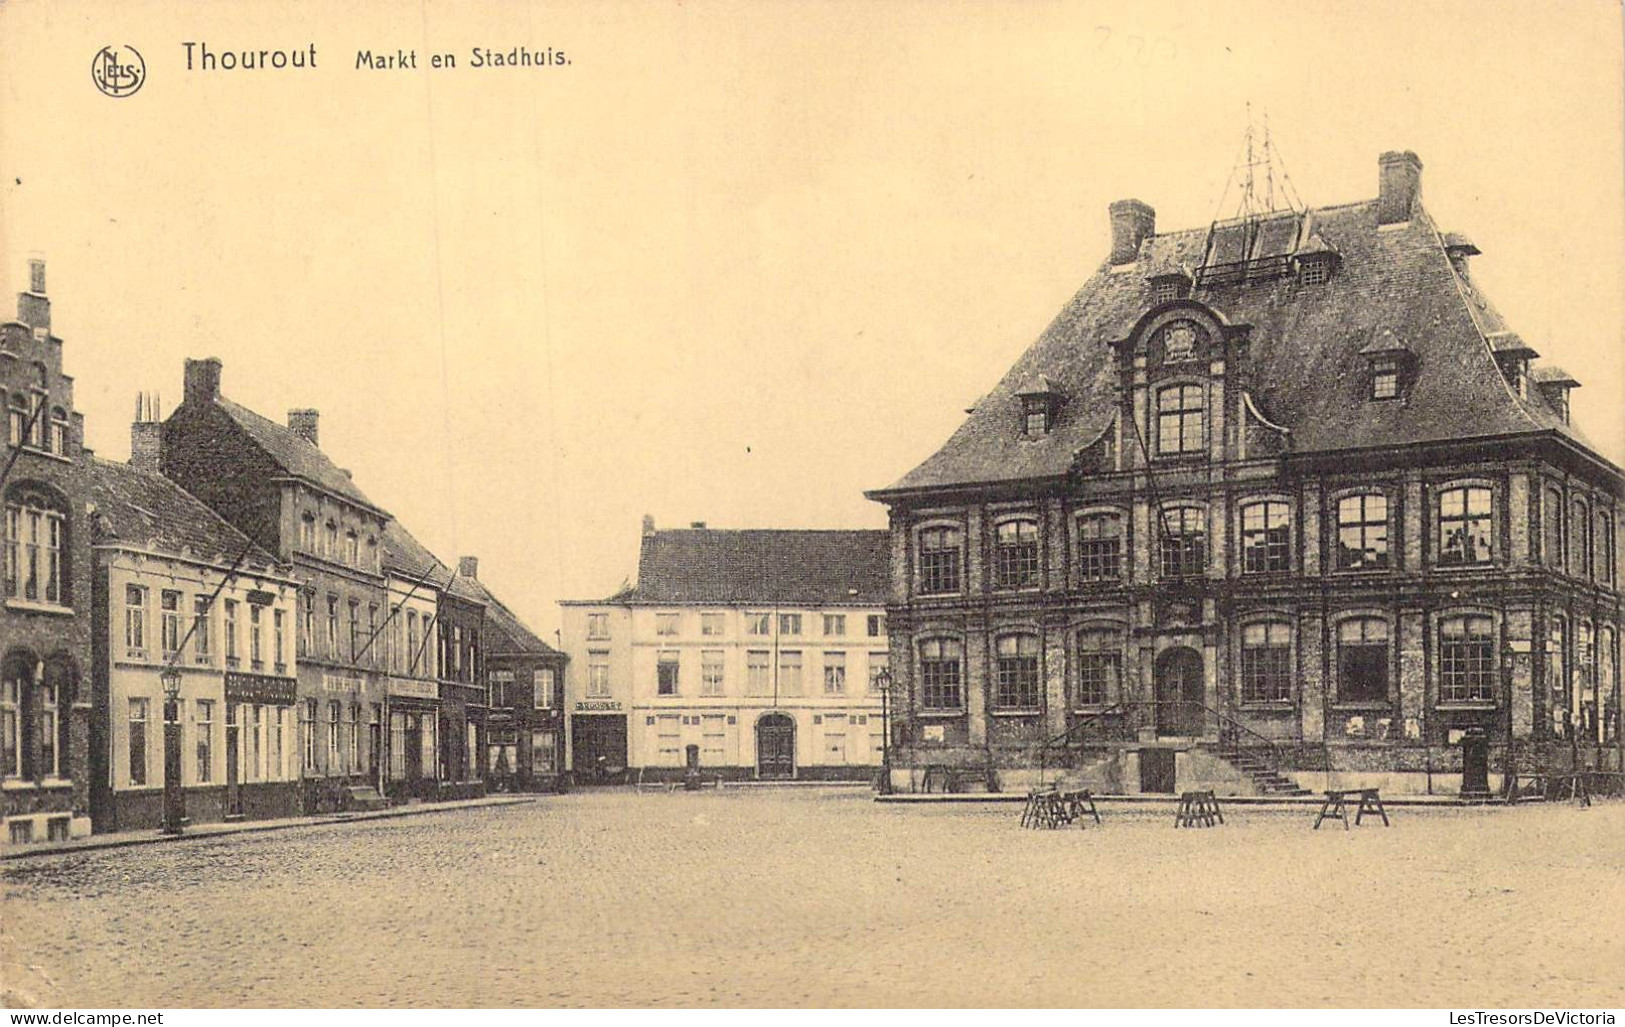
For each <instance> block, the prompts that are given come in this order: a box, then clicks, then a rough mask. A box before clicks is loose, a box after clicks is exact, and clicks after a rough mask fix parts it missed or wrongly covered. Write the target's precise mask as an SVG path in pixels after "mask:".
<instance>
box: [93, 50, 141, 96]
mask: <svg viewBox="0 0 1625 1027" xmlns="http://www.w3.org/2000/svg"><path fill="white" fill-rule="evenodd" d="M90 79H91V81H92V82H95V83H96V88H97V89H100V90H101V91H102V92H103V93H105V94H106V95H108V96H111V97H115V98H116V97H121V96H130V95H131V94H133V93H135V92H136V91H137V90H139V89H140V88H141V84H142V83H143V82H145V81H147V62H146V61H144V60H142V59H141V54H140V53H139V52H138V51H137V50H136V48H135V47H133V46H131V45H130V44H128V43H125V44H124V45H123V46H104V47H102V48H101V49H100V50H97V51H96V57H95V59H93V60H92V61H91V62H90Z"/></svg>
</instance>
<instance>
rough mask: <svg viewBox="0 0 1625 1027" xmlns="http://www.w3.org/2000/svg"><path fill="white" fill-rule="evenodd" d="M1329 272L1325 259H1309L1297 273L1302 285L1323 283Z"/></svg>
mask: <svg viewBox="0 0 1625 1027" xmlns="http://www.w3.org/2000/svg"><path fill="white" fill-rule="evenodd" d="M1329 273H1330V265H1329V264H1328V263H1327V262H1326V261H1325V260H1309V261H1305V262H1304V264H1303V269H1302V271H1301V272H1300V273H1299V274H1300V279H1301V280H1302V282H1303V284H1304V285H1325V284H1326V279H1327V277H1328V275H1329Z"/></svg>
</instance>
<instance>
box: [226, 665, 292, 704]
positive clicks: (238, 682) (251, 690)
mask: <svg viewBox="0 0 1625 1027" xmlns="http://www.w3.org/2000/svg"><path fill="white" fill-rule="evenodd" d="M296 684H297V683H296V682H295V681H294V679H293V678H279V677H272V676H271V675H269V674H238V673H235V672H228V673H227V674H226V701H227V702H247V703H270V704H271V705H273V706H284V705H288V704H291V703H292V702H293V700H294V691H295V686H296Z"/></svg>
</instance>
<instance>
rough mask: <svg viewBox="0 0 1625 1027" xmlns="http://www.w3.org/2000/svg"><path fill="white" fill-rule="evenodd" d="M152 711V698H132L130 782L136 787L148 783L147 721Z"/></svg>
mask: <svg viewBox="0 0 1625 1027" xmlns="http://www.w3.org/2000/svg"><path fill="white" fill-rule="evenodd" d="M151 712H152V704H151V700H148V699H131V700H130V718H129V730H130V784H131V785H133V786H135V787H141V786H142V785H145V784H146V783H147V721H148V720H149V719H150V715H151Z"/></svg>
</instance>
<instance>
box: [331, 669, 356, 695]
mask: <svg viewBox="0 0 1625 1027" xmlns="http://www.w3.org/2000/svg"><path fill="white" fill-rule="evenodd" d="M361 688H362V683H361V679H360V678H352V677H345V676H344V675H342V674H323V675H322V691H324V692H337V693H339V694H341V695H347V694H350V693H353V692H359V691H361Z"/></svg>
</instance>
